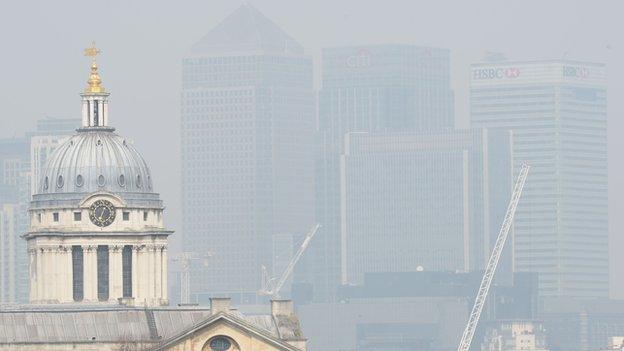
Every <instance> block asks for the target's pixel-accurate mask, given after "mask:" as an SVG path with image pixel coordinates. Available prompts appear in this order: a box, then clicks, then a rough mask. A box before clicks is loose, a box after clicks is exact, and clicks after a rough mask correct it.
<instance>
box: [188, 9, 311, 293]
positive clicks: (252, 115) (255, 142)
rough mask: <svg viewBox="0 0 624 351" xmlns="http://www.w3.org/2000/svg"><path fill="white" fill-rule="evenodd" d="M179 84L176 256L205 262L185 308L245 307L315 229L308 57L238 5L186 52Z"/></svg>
mask: <svg viewBox="0 0 624 351" xmlns="http://www.w3.org/2000/svg"><path fill="white" fill-rule="evenodd" d="M182 84H183V86H182V121H181V124H182V128H181V129H182V130H181V132H182V138H181V140H182V194H183V199H182V204H183V231H182V235H183V240H184V245H183V249H184V251H186V252H195V253H197V254H200V255H205V254H210V258H209V259H208V260H207V262H206V265H205V266H204V265H202V264H201V263H197V262H194V263H193V264H192V265H191V270H190V276H191V300H192V301H197V300H200V301H201V300H202V299H204V298H206V299H207V298H208V297H209V296H211V295H213V296H214V295H228V296H231V297H232V298H233V299H234V300H235V301H238V302H239V303H252V302H255V300H256V298H257V296H258V294H257V293H258V290H259V289H260V288H261V286H260V283H261V274H262V267H263V266H264V267H266V269H267V270H268V273H269V274H270V275H272V276H279V275H280V274H281V273H282V272H281V268H282V267H283V266H284V265H283V261H284V260H289V257H285V256H284V255H286V256H289V254H292V251H293V250H292V244H293V243H296V242H299V240H300V238H301V237H303V236H304V235H305V234H306V232H307V231H308V230H309V228H310V227H311V226H312V225H313V224H314V206H313V201H314V188H313V186H314V183H313V182H314V172H313V159H314V158H313V152H314V148H313V132H314V126H315V99H314V91H313V87H312V59H311V57H310V56H308V55H306V54H305V53H304V50H303V48H302V47H301V45H299V44H298V43H297V42H296V41H295V40H294V39H292V38H291V37H290V36H289V35H288V34H286V33H285V32H283V31H282V30H281V29H280V28H279V27H278V26H277V25H275V23H273V22H271V20H269V19H268V18H266V17H265V16H264V15H262V14H261V13H260V12H258V11H257V10H256V9H254V8H253V7H252V6H250V5H247V4H245V5H243V6H241V7H240V8H238V9H237V10H236V11H235V12H233V13H232V14H231V15H229V16H228V17H227V18H226V19H225V20H224V21H223V22H221V23H220V24H219V25H217V26H216V27H215V28H214V29H213V30H212V31H210V32H209V33H208V34H207V35H206V36H205V37H203V38H202V39H201V40H200V41H199V42H197V43H196V44H195V45H194V46H193V48H192V50H191V54H190V55H189V56H188V57H187V58H186V59H184V61H183V83H182ZM275 248H285V250H286V251H288V252H286V253H285V254H282V253H279V252H274V251H275V250H274V249H275ZM276 260H277V261H279V262H274V261H276ZM289 289H290V287H289V286H286V287H285V288H284V293H288V290H289Z"/></svg>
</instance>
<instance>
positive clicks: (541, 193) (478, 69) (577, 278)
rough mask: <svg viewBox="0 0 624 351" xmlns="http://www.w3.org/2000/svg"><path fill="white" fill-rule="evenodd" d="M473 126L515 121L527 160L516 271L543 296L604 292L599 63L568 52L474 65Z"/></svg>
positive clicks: (518, 156) (518, 158)
mask: <svg viewBox="0 0 624 351" xmlns="http://www.w3.org/2000/svg"><path fill="white" fill-rule="evenodd" d="M471 75H472V77H471V89H470V91H471V93H470V100H471V103H470V104H471V114H472V125H473V126H474V127H487V128H505V129H512V130H513V135H514V140H513V149H514V150H513V152H514V162H515V168H516V172H517V170H518V169H519V165H520V163H521V162H529V163H530V164H531V166H532V170H531V175H530V176H529V179H528V180H527V184H526V187H525V191H524V193H523V198H522V201H521V202H520V205H519V207H518V212H517V214H516V219H515V240H514V246H515V253H514V256H515V269H516V270H517V271H521V272H522V271H530V272H538V273H539V284H540V294H541V296H555V297H556V296H571V297H580V298H590V297H608V293H609V250H608V241H609V237H608V212H607V206H608V202H607V105H606V86H605V77H606V72H605V66H604V65H603V64H598V63H590V62H578V61H567V60H556V61H535V62H500V63H479V64H474V65H472V67H471Z"/></svg>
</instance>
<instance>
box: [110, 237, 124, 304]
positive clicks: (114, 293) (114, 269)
mask: <svg viewBox="0 0 624 351" xmlns="http://www.w3.org/2000/svg"><path fill="white" fill-rule="evenodd" d="M122 249H123V246H120V245H113V246H109V255H110V256H109V263H108V269H109V270H108V280H109V286H110V289H109V295H108V297H109V300H117V299H118V298H120V297H123V271H122V262H121V250H122Z"/></svg>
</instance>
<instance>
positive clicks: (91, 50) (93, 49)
mask: <svg viewBox="0 0 624 351" xmlns="http://www.w3.org/2000/svg"><path fill="white" fill-rule="evenodd" d="M100 52H102V51H100V49H98V48H96V47H95V41H94V42H92V43H91V47H90V48H86V49H84V55H85V56H89V57H91V58H92V59H93V61H95V57H96V56H97V55H98V54H99V53H100Z"/></svg>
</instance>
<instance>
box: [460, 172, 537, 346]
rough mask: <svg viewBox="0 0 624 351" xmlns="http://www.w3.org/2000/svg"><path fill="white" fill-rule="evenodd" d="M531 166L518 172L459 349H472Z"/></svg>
mask: <svg viewBox="0 0 624 351" xmlns="http://www.w3.org/2000/svg"><path fill="white" fill-rule="evenodd" d="M529 168H530V166H529V165H528V164H526V163H525V164H523V165H522V168H521V169H520V174H518V180H516V184H515V185H514V189H513V193H512V194H511V200H509V206H507V213H506V214H505V220H504V221H503V225H502V226H501V229H500V232H498V238H496V244H495V245H494V249H492V254H491V255H490V259H489V260H488V264H487V267H486V268H485V273H484V274H483V278H482V279H481V285H480V286H479V291H478V293H477V298H476V299H475V302H474V305H473V306H472V312H470V318H469V319H468V324H467V325H466V329H464V334H463V335H462V338H461V341H460V342H459V347H458V348H457V350H458V351H468V350H469V349H470V344H471V343H472V338H473V337H474V333H475V330H476V328H477V324H478V323H479V318H481V312H482V311H483V306H484V305H485V300H486V299H487V296H488V292H489V291H490V286H491V285H492V280H493V279H494V274H496V267H497V266H498V261H499V259H500V256H501V253H502V252H503V247H504V246H505V241H507V234H509V229H510V228H511V223H512V222H513V218H514V215H515V214H516V208H517V207H518V201H519V200H520V196H521V195H522V189H523V188H524V183H525V182H526V179H527V176H528V174H529Z"/></svg>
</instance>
